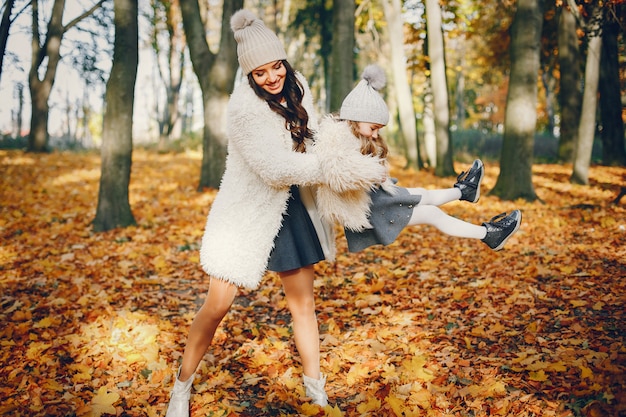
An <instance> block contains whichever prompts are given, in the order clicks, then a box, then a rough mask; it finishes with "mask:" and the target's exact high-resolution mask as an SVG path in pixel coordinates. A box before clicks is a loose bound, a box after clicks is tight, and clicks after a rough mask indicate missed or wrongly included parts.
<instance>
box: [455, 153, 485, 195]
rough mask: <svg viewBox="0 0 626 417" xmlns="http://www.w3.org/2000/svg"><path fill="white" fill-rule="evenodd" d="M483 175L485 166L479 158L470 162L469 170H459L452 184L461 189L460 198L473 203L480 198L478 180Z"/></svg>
mask: <svg viewBox="0 0 626 417" xmlns="http://www.w3.org/2000/svg"><path fill="white" fill-rule="evenodd" d="M484 175H485V167H484V165H483V163H482V161H481V160H480V159H477V160H475V161H474V163H473V164H472V166H471V168H470V169H469V171H467V172H465V171H463V172H461V173H460V174H459V176H458V177H457V178H456V184H454V186H455V187H456V188H458V189H460V190H461V198H460V200H465V201H469V202H471V203H475V202H477V201H478V199H479V198H480V182H481V181H482V180H483V176H484Z"/></svg>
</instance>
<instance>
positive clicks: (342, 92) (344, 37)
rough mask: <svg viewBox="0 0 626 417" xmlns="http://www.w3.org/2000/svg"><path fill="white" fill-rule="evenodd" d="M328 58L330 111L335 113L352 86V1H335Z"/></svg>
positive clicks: (353, 4)
mask: <svg viewBox="0 0 626 417" xmlns="http://www.w3.org/2000/svg"><path fill="white" fill-rule="evenodd" d="M333 3H334V7H333V31H332V50H331V58H330V62H331V64H330V70H329V71H328V72H329V73H330V83H329V84H330V94H329V96H330V106H329V109H330V111H336V110H338V109H339V107H340V106H341V103H342V102H343V99H344V98H345V96H347V95H348V93H349V92H350V91H351V90H352V87H353V86H354V42H355V41H354V11H355V9H356V4H355V2H354V0H340V1H337V0H335V1H334V2H333Z"/></svg>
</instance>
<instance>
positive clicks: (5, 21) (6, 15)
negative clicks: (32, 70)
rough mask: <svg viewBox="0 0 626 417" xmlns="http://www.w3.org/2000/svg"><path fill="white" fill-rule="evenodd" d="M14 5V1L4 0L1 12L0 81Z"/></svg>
mask: <svg viewBox="0 0 626 417" xmlns="http://www.w3.org/2000/svg"><path fill="white" fill-rule="evenodd" d="M14 5H15V0H6V2H5V4H4V11H3V12H2V20H0V79H2V63H3V62H4V52H5V51H6V48H7V41H8V40H9V29H10V28H11V23H12V20H11V14H12V13H13V6H14Z"/></svg>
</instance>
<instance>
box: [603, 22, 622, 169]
mask: <svg viewBox="0 0 626 417" xmlns="http://www.w3.org/2000/svg"><path fill="white" fill-rule="evenodd" d="M607 19H608V22H606V23H605V24H604V27H603V28H602V56H601V57H600V85H599V88H600V116H601V120H602V132H601V136H600V137H601V139H602V164H603V165H609V166H626V147H625V146H624V121H623V120H622V101H621V97H620V91H621V88H620V76H619V75H620V74H619V59H618V57H619V52H618V42H617V37H618V36H619V32H620V26H619V22H616V21H615V20H614V19H613V18H612V17H611V16H608V17H607Z"/></svg>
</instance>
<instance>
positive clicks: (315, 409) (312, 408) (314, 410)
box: [300, 403, 320, 416]
mask: <svg viewBox="0 0 626 417" xmlns="http://www.w3.org/2000/svg"><path fill="white" fill-rule="evenodd" d="M300 412H301V413H302V414H304V415H305V416H316V415H317V414H318V413H319V412H320V406H319V405H315V404H313V403H302V405H301V406H300Z"/></svg>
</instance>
